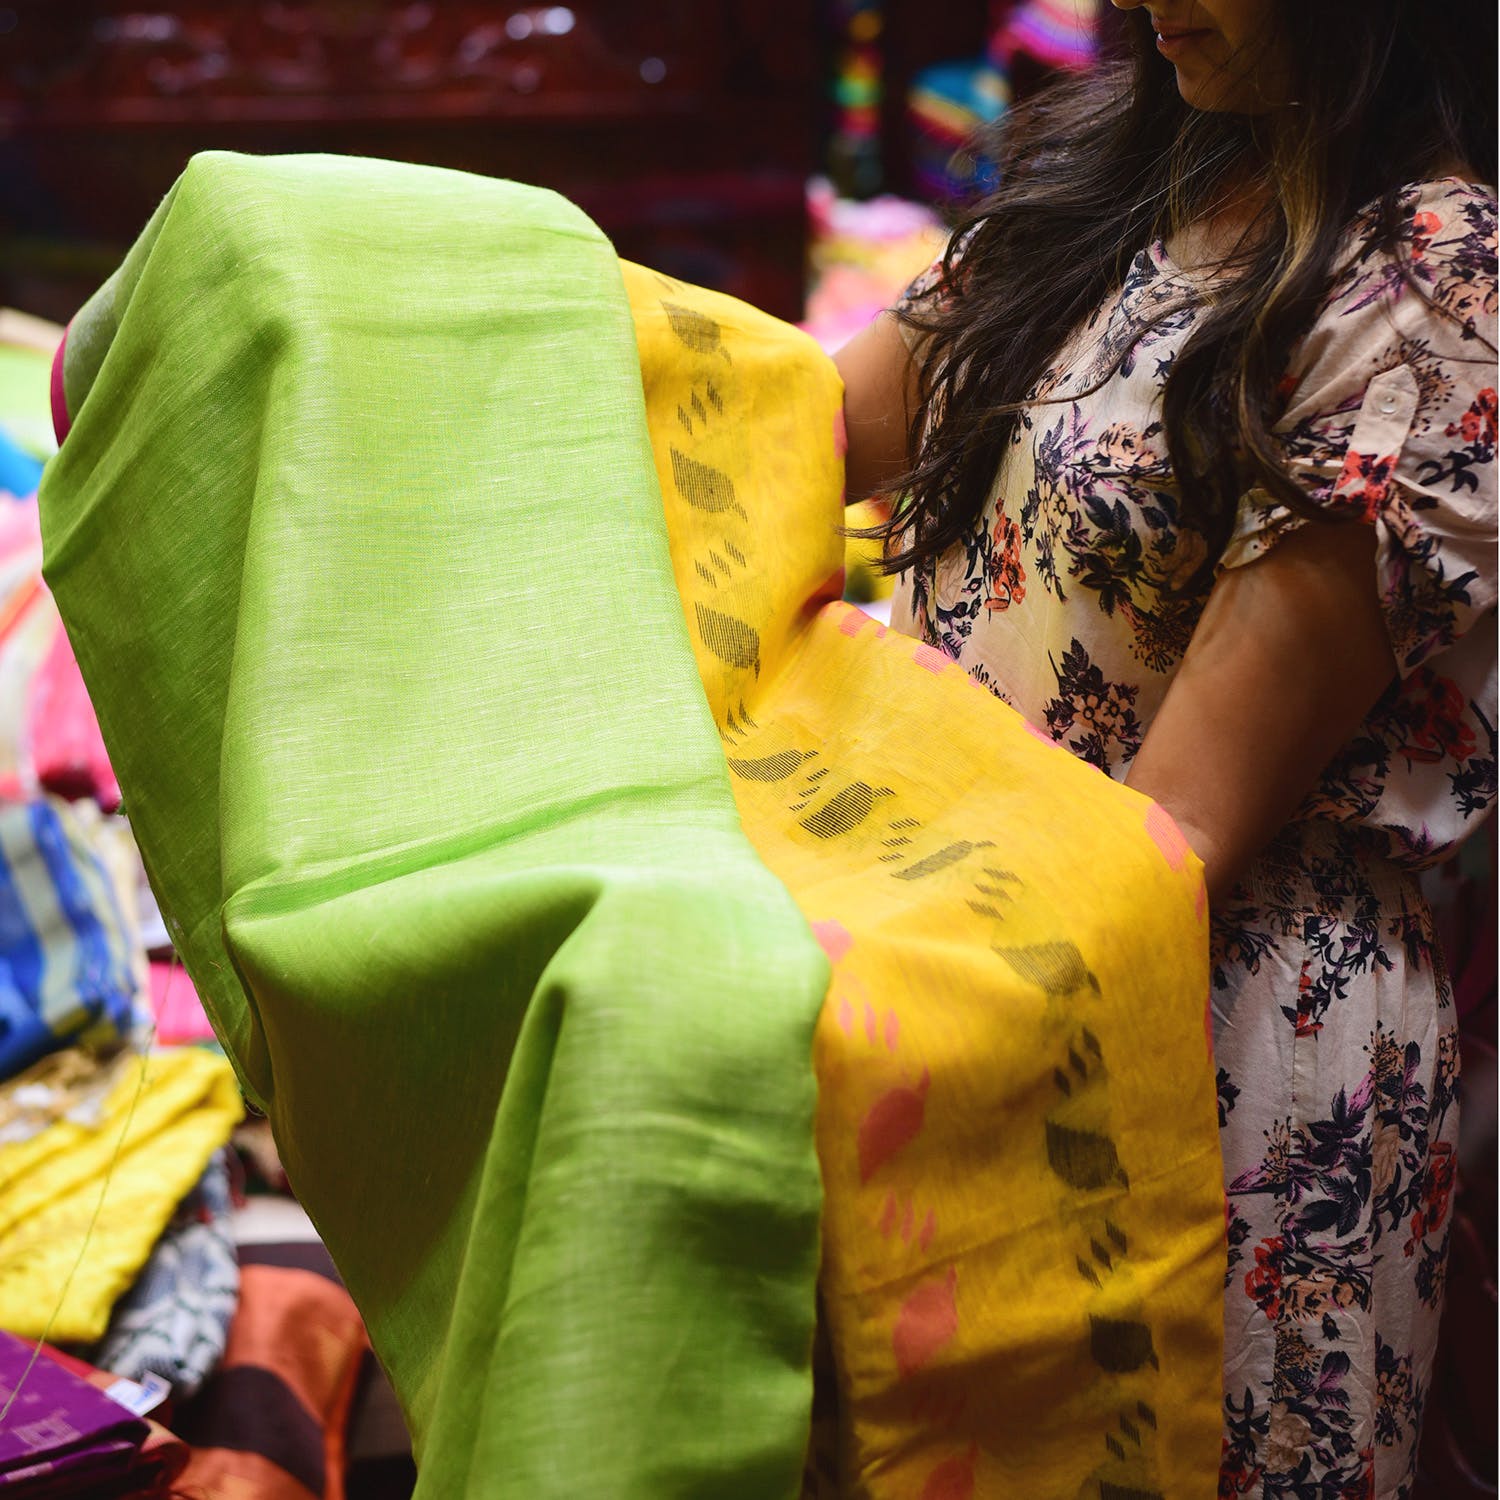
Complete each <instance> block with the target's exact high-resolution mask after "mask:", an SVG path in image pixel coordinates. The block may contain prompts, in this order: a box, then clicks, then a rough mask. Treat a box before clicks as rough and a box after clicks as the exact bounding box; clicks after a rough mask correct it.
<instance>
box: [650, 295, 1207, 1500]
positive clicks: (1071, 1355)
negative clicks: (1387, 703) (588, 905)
mask: <svg viewBox="0 0 1500 1500" xmlns="http://www.w3.org/2000/svg"><path fill="white" fill-rule="evenodd" d="M625 279H626V287H627V290H628V292H629V295H630V298H631V306H632V312H633V315H634V317H635V321H636V328H637V336H638V339H639V344H640V352H641V365H642V374H643V379H644V382H645V388H646V396H647V413H648V420H649V423H650V428H651V437H652V446H653V451H654V453H655V457H656V462H657V467H658V473H659V476H660V479H661V484H662V490H663V495H664V502H665V505H666V511H667V525H668V532H669V535H670V539H671V547H672V559H673V567H674V572H675V576H676V581H677V585H678V589H679V591H680V593H681V596H682V600H683V606H684V612H685V614H686V617H687V623H688V628H689V634H690V636H691V638H692V641H693V645H694V649H695V651H696V653H697V657H698V665H699V670H700V672H701V673H702V676H703V682H704V687H705V689H706V691H707V693H708V697H709V701H710V703H711V705H712V708H713V711H714V714H715V717H716V720H717V722H718V724H719V728H720V733H721V736H722V738H723V740H724V744H725V754H726V759H727V762H728V766H729V770H730V772H731V776H732V778H733V785H734V791H735V796H736V800H737V803H738V806H739V810H740V815H741V817H742V819H743V822H744V825H745V829H746V832H747V833H748V835H749V837H750V839H751V842H752V843H753V844H754V846H755V848H756V850H757V852H758V853H759V854H760V856H761V858H762V859H763V860H764V861H765V863H766V864H767V866H768V867H769V868H770V869H771V870H772V871H773V872H774V873H775V874H776V875H777V876H779V877H780V879H781V880H782V881H783V882H785V884H786V886H787V888H788V889H789V890H790V891H791V893H792V895H793V896H794V897H795V899H796V900H797V902H798V904H799V905H800V907H801V908H802V910H803V912H804V914H805V915H806V916H807V917H808V918H809V920H810V921H811V922H812V925H813V928H814V931H815V932H816V933H817V934H818V935H819V938H820V940H821V941H822V943H823V946H824V948H825V950H826V951H827V953H828V956H829V958H830V960H831V961H832V964H833V979H832V983H831V985H830V987H829V991H828V995H827V999H826V1001H825V1003H824V1006H823V1009H822V1014H821V1019H820V1022H819V1027H818V1032H817V1040H816V1050H815V1063H816V1069H817V1078H818V1120H817V1142H818V1152H819V1160H820V1164H821V1168H822V1173H823V1185H824V1193H825V1206H824V1216H823V1236H824V1239H823V1267H822V1273H821V1278H820V1288H821V1294H822V1302H823V1308H824V1315H825V1327H826V1330H827V1333H828V1335H829V1338H830V1343H831V1347H832V1353H833V1356H834V1358H833V1364H834V1367H835V1369H836V1371H837V1390H836V1391H833V1392H827V1391H825V1392H823V1393H822V1395H823V1397H824V1399H825V1401H828V1402H830V1403H831V1405H832V1407H833V1409H834V1410H835V1411H836V1419H835V1424H834V1425H835V1429H836V1446H837V1452H836V1455H834V1456H833V1458H832V1459H831V1461H830V1467H831V1468H832V1469H833V1470H834V1471H836V1472H835V1474H834V1478H833V1484H834V1486H836V1490H837V1493H839V1494H840V1495H843V1496H860V1497H870V1500H883V1497H889V1500H964V1497H969V1496H996V1497H1000V1496H1007V1497H1014V1496H1024V1497H1026V1500H1074V1497H1076V1496H1082V1495H1089V1496H1098V1495H1101V1494H1102V1495H1114V1496H1130V1497H1132V1500H1148V1497H1158V1500H1159V1497H1168V1500H1195V1497H1199V1496H1204V1495H1212V1494H1213V1493H1214V1492H1215V1489H1216V1475H1217V1471H1218V1456H1219V1384H1220V1373H1219V1372H1220V1348H1221V1338H1222V1333H1221V1324H1220V1311H1219V1308H1220V1292H1221V1287H1222V1279H1223V1274H1224V1238H1223V1192H1222V1182H1221V1174H1220V1161H1219V1152H1218V1142H1217V1111H1216V1101H1215V1091H1214V1075H1213V1067H1212V1062H1211V1059H1210V1055H1209V1048H1208V1046H1207V1045H1206V1042H1205V997H1206V995H1207V988H1208V976H1207V922H1206V905H1205V899H1204V893H1203V884H1202V872H1201V867H1200V865H1199V863H1198V861H1197V860H1196V858H1195V857H1194V856H1193V855H1192V854H1191V852H1190V851H1189V850H1188V848H1187V845H1186V843H1185V842H1184V841H1183V839H1182V838H1181V835H1180V834H1179V833H1178V832H1177V830H1176V829H1175V827H1174V826H1173V825H1172V823H1171V820H1170V819H1169V818H1168V817H1167V816H1166V815H1165V814H1164V813H1163V812H1162V811H1161V810H1160V809H1159V808H1157V807H1156V806H1155V805H1154V804H1152V803H1151V802H1149V801H1148V800H1147V799H1145V798H1144V797H1141V796H1139V795H1138V794H1136V793H1134V792H1131V791H1129V790H1128V789H1126V788H1124V787H1122V786H1119V785H1117V784H1116V783H1114V782H1112V781H1110V780H1109V779H1108V778H1106V777H1105V776H1103V775H1101V774H1100V773H1099V772H1097V771H1095V770H1094V769H1092V768H1091V767H1089V766H1087V765H1085V764H1083V763H1082V762H1081V761H1078V760H1076V759H1075V758H1074V757H1072V756H1071V755H1069V754H1068V753H1067V752H1066V751H1064V750H1061V749H1059V748H1058V747H1056V746H1054V745H1052V744H1051V743H1050V742H1048V741H1046V740H1044V739H1042V738H1041V737H1040V736H1038V735H1036V734H1034V733H1033V731H1031V730H1030V729H1029V728H1028V726H1027V725H1026V724H1025V722H1024V721H1023V720H1022V719H1021V718H1020V716H1019V715H1017V714H1015V713H1014V712H1012V711H1011V710H1010V709H1008V708H1007V707H1006V706H1005V705H1004V704H1002V703H1000V702H999V701H997V700H996V699H995V698H994V697H992V696H991V695H990V694H989V693H988V692H985V691H983V690H982V689H979V690H976V685H975V684H974V683H973V682H972V681H971V680H970V679H969V678H968V677H967V676H966V675H965V674H964V672H963V671H962V670H961V669H960V668H959V667H957V666H956V665H954V664H953V663H951V662H950V661H948V660H947V659H946V658H945V657H943V656H942V655H940V654H939V653H937V652H935V651H932V650H931V649H930V648H928V647H925V646H919V645H915V644H914V643H913V642H912V641H910V640H907V639H905V638H902V637H898V636H896V635H894V634H891V633H889V632H887V631H886V630H885V629H884V628H883V627H881V626H879V625H877V624H875V623H874V622H873V621H872V620H870V619H869V618H868V617H867V616H866V615H864V614H863V613H862V612H860V611H859V610H857V609H855V608H854V607H852V606H850V605H846V604H843V603H841V602H839V591H840V583H841V571H840V563H841V558H842V552H843V545H842V539H841V538H840V536H839V535H838V533H837V531H836V527H837V525H838V523H839V521H840V520H841V519H842V517H841V508H840V498H841V490H842V481H843V472H842V456H843V437H842V425H841V424H842V416H841V391H840V387H839V382H838V377H837V374H836V372H835V370H834V368H833V366H832V365H831V363H830V362H829V361H828V360H827V359H826V358H825V357H824V356H823V355H822V354H821V352H820V351H819V350H818V349H817V347H816V346H815V345H814V344H813V343H812V341H811V340H810V339H807V338H805V337H804V336H803V335H801V334H798V333H797V332H796V331H795V330H793V329H791V328H789V327H787V326H786V325H783V324H780V323H777V322H775V321H774V320H773V319H770V318H768V317H766V316H764V315H763V314H760V313H758V312H756V311H754V310H753V309H751V308H748V307H746V306H744V305H743V304H741V303H737V302H735V301H733V300H732V299H730V298H727V297H722V296H718V295H716V294H713V293H709V292H704V291H702V290H699V289H696V288H692V287H688V286H685V285H683V284H681V283H678V282H674V281H671V280H669V279H667V278H665V277H661V276H658V275H655V274H654V273H652V272H649V271H644V270H641V269H640V268H638V267H631V266H626V267H625Z"/></svg>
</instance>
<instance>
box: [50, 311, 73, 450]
mask: <svg viewBox="0 0 1500 1500" xmlns="http://www.w3.org/2000/svg"><path fill="white" fill-rule="evenodd" d="M72 326H73V325H72V324H71V323H69V324H68V328H71V327H72ZM68 328H64V329H63V336H62V342H61V343H60V344H59V345H58V346H57V353H56V354H54V355H53V356H52V431H53V432H54V433H55V434H56V436H57V441H58V442H59V443H61V442H62V440H63V439H64V438H65V437H67V435H68V428H69V427H71V426H72V422H71V421H70V420H69V418H68V398H67V396H66V395H64V394H63V358H64V356H65V355H66V353H67V349H68Z"/></svg>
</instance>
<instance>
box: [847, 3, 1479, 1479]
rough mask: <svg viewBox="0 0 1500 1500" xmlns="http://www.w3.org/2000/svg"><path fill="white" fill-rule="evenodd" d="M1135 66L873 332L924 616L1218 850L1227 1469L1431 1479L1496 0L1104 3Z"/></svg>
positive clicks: (906, 591)
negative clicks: (1452, 877) (1449, 958)
mask: <svg viewBox="0 0 1500 1500" xmlns="http://www.w3.org/2000/svg"><path fill="white" fill-rule="evenodd" d="M1114 3H1115V5H1116V6H1117V7H1118V8H1119V9H1121V10H1123V11H1127V12H1130V13H1131V14H1130V15H1128V17H1127V23H1128V28H1129V31H1130V35H1131V40H1132V50H1133V54H1134V56H1133V62H1132V64H1131V65H1130V66H1129V67H1128V68H1122V69H1120V70H1118V71H1115V72H1110V71H1105V72H1103V73H1101V74H1100V75H1098V76H1097V77H1095V78H1094V79H1091V80H1088V81H1085V82H1084V83H1082V84H1079V85H1072V86H1070V87H1069V89H1068V90H1065V91H1063V92H1056V93H1053V94H1051V95H1046V96H1043V97H1042V98H1040V99H1039V100H1037V101H1036V102H1035V103H1034V104H1033V105H1032V106H1030V107H1028V108H1027V109H1025V110H1023V111H1018V112H1017V113H1016V114H1015V115H1013V116H1012V117H1011V118H1010V119H1009V120H1008V121H1007V122H1006V123H1005V125H1004V127H1003V129H1002V131H1001V133H1000V136H999V139H998V141H997V142H996V144H995V151H996V155H997V157H998V160H999V163H1000V167H1001V181H1002V187H1001V188H1000V190H999V191H998V192H997V193H996V194H995V195H994V196H993V198H992V199H990V200H989V201H987V202H986V203H984V204H981V205H979V207H978V208H977V210H976V211H975V212H974V213H973V214H972V215H971V216H970V217H969V218H968V219H967V221H966V222H965V223H964V224H962V225H961V226H960V228H959V232H958V233H957V234H955V236H954V239H953V242H952V243H951V245H950V247H949V249H948V251H947V252H946V254H945V256H944V258H943V259H942V260H941V261H940V262H939V263H938V264H937V265H936V266H934V267H933V269H932V270H931V271H930V272H928V273H927V274H926V275H925V276H924V277H922V278H919V280H918V281H917V282H916V283H915V284H914V285H913V287H912V289H911V290H910V291H909V292H908V294H907V296H906V298H905V299H903V302H902V304H901V305H900V306H898V307H897V308H896V309H895V310H894V311H893V312H892V313H889V314H886V315H883V316H882V317H881V318H880V319H878V320H877V321H876V322H875V323H874V324H873V325H871V327H870V328H869V329H867V330H866V331H865V332H864V333H862V334H861V335H859V336H858V337H857V338H855V339H854V340H853V341H852V342H851V343H850V344H849V345H848V346H846V348H845V349H844V350H843V351H842V352H841V354H840V355H839V356H838V363H839V366H840V369H841V372H842V373H843V375H844V378H845V382H846V387H847V390H846V397H845V400H846V415H847V421H848V429H849V441H850V449H849V458H848V473H849V495H850V498H851V499H854V498H859V497H860V496H862V495H865V494H868V493H872V492H876V491H884V492H891V493H896V492H899V493H901V494H903V495H904V497H905V498H904V500H903V502H902V503H901V504H900V505H899V506H898V507H897V508H896V512H895V514H894V516H893V518H892V520H891V521H890V523H889V524H888V525H887V526H886V527H884V528H882V531H883V535H884V540H885V545H886V551H887V564H888V566H889V567H890V568H892V569H893V570H896V571H898V572H899V573H900V575H901V578H900V583H899V585H898V588H897V592H896V597H895V600H894V603H893V609H892V621H893V623H894V624H896V625H897V626H898V627H900V628H902V629H904V630H907V631H909V632H910V633H912V634H914V635H917V636H920V637H922V638H924V639H925V640H927V641H928V642H929V643H931V644H934V645H937V646H940V647H941V648H942V649H944V650H945V651H947V652H948V653H949V654H950V655H952V656H954V657H956V658H957V659H958V660H959V661H960V662H961V663H963V664H964V665H965V666H966V667H967V668H968V670H969V671H970V672H971V673H972V675H973V676H975V677H976V678H977V679H978V680H979V681H981V682H983V683H985V684H986V685H987V686H989V687H990V688H991V689H992V690H993V691H994V692H995V693H997V694H998V695H999V696H1000V697H1002V698H1004V699H1006V700H1007V701H1008V702H1010V703H1012V704H1013V705H1014V706H1015V707H1016V708H1017V709H1018V710H1019V711H1020V712H1022V713H1023V714H1024V715H1025V716H1026V717H1027V718H1028V719H1029V720H1031V722H1032V723H1034V724H1035V725H1036V726H1037V727H1038V728H1040V729H1043V730H1045V731H1046V732H1047V733H1049V734H1050V735H1051V736H1052V737H1053V738H1054V739H1055V740H1057V741H1059V742H1061V743H1062V744H1065V745H1066V746H1068V748H1069V749H1071V750H1073V751H1074V752H1075V753H1076V754H1078V755H1080V756H1082V757H1084V758H1085V759H1087V760H1089V761H1091V762H1093V763H1094V764H1095V765H1097V766H1099V767H1100V768H1101V769H1102V770H1104V771H1106V772H1107V773H1108V774H1110V775H1111V776H1114V777H1116V778H1120V779H1124V780H1126V781H1128V782H1129V783H1130V785H1132V786H1134V787H1136V788H1138V789H1139V790H1141V791H1142V792H1145V793H1147V794H1148V795H1150V796H1152V797H1153V798H1155V799H1156V800H1157V801H1159V802H1160V803H1161V804H1162V805H1163V806H1165V807H1166V808H1167V810H1168V811H1169V812H1171V813H1172V814H1173V816H1174V817H1175V818H1176V820H1177V822H1178V824H1179V825H1180V826H1181V828H1182V831H1183V832H1184V834H1185V835H1186V837H1187V838H1188V840H1189V842H1190V843H1191V844H1192V846H1193V847H1194V848H1195V850H1196V851H1197V852H1198V853H1199V855H1200V856H1201V857H1202V859H1203V861H1204V865H1205V869H1206V875H1207V880H1208V886H1209V893H1210V899H1211V901H1212V904H1213V912H1214V942H1213V953H1212V970H1213V990H1212V1012H1213V1020H1214V1028H1215V1039H1216V1047H1217V1052H1218V1062H1219V1094H1220V1120H1221V1125H1222V1138H1223V1147H1224V1158H1225V1170H1226V1174H1227V1175H1226V1182H1227V1190H1228V1224H1229V1274H1228V1279H1227V1283H1226V1301H1225V1389H1224V1418H1225V1429H1224V1431H1225V1436H1224V1452H1223V1464H1222V1471H1221V1478H1220V1495H1221V1496H1232V1495H1246V1494H1254V1495H1256V1496H1278V1497H1280V1496H1287V1497H1292V1496H1295V1497H1298V1500H1303V1497H1307V1500H1312V1497H1319V1500H1331V1497H1334V1496H1356V1495H1357V1496H1379V1497H1382V1500H1385V1497H1401V1496H1407V1495H1409V1494H1410V1493H1411V1491H1412V1486H1413V1482H1414V1474H1415V1467H1416V1445H1417V1437H1418V1431H1419V1426H1420V1422H1421V1416H1422V1409H1423V1405H1424V1402H1425V1401H1426V1398H1427V1392H1428V1381H1429V1372H1430V1369H1431V1362H1432V1355H1433V1347H1434V1344H1435V1341H1436V1336H1437V1323H1438V1315H1439V1311H1440V1306H1441V1300H1442V1283H1443V1273H1444V1265H1445V1258H1446V1250H1447V1215H1448V1205H1449V1199H1450V1195H1451V1191H1452V1187H1453V1145H1454V1140H1455V1133H1456V1126H1457V1108H1456V1103H1455V1099H1454V1090H1455V1084H1456V1071H1457V1046H1456V1038H1455V1035H1454V1031H1453V1022H1452V1009H1451V1002H1450V995H1449V988H1448V982H1447V978H1446V975H1445V973H1444V970H1443V967H1442V960H1441V956H1440V955H1439V953H1438V952H1437V950H1436V948H1435V945H1434V943H1433V937H1432V926H1431V919H1430V916H1429V914H1428V912H1427V910H1426V908H1425V906H1424V905H1423V903H1422V900H1421V897H1420V896H1419V894H1418V892H1417V889H1416V886H1415V883H1414V881H1413V878H1412V872H1413V871H1414V870H1416V869H1419V868H1421V867H1422V866H1424V865H1427V864H1430V863H1432V862H1434V861H1435V860H1437V859H1440V858H1442V857H1443V856H1444V855H1445V854H1447V853H1448V852H1449V851H1451V850H1452V849H1453V848H1454V847H1455V845H1456V844H1457V843H1458V842H1459V841H1460V840H1461V839H1462V838H1463V837H1464V836H1465V835H1466V834H1467V833H1469V832H1471V831H1472V829H1473V827H1474V826H1475V824H1476V823H1477V822H1478V821H1479V820H1480V819H1481V818H1482V817H1483V816H1484V815H1485V814H1486V813H1487V812H1488V810H1489V808H1490V806H1491V804H1492V803H1493V801H1494V797H1495V731H1494V724H1495V707H1494V692H1495V689H1494V661H1495V651H1494V625H1493V611H1494V603H1495V557H1494V532H1495V474H1496V467H1495V436H1496V393H1495V386H1496V379H1495V367H1494V354H1495V312H1496V282H1495V249H1494V235H1495V200H1494V191H1493V183H1494V181H1495V171H1494V166H1495V163H1494V143H1495V109H1494V75H1495V68H1494V51H1495V47H1494V36H1495V15H1494V8H1493V7H1492V6H1489V5H1487V4H1485V3H1475V4H1468V3H1466V4H1463V5H1452V6H1448V7H1444V8H1443V10H1442V14H1441V16H1438V15H1436V14H1435V13H1434V12H1433V11H1432V10H1431V9H1430V8H1429V7H1426V6H1424V5H1421V4H1419V3H1417V0H1322V3H1318V4H1311V5H1310V4H1306V3H1299V0H1114Z"/></svg>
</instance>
